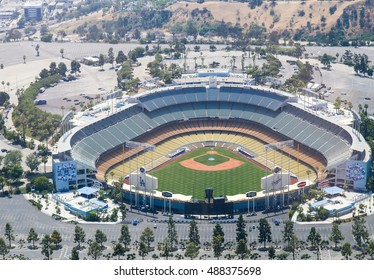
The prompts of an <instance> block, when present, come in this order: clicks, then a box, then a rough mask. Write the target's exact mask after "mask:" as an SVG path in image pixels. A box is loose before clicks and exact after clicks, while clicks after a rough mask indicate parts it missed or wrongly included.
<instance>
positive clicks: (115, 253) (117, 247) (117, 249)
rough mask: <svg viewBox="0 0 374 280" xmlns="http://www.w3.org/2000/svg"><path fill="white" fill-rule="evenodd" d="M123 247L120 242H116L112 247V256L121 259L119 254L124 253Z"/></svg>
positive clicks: (122, 254)
mask: <svg viewBox="0 0 374 280" xmlns="http://www.w3.org/2000/svg"><path fill="white" fill-rule="evenodd" d="M125 252H126V250H125V247H123V245H122V243H120V242H118V243H116V244H115V245H114V248H113V257H118V259H119V260H120V259H121V256H124V255H125Z"/></svg>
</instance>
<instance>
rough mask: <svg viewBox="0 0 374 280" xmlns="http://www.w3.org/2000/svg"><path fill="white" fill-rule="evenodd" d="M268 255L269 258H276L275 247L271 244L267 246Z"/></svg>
mask: <svg viewBox="0 0 374 280" xmlns="http://www.w3.org/2000/svg"><path fill="white" fill-rule="evenodd" d="M268 257H269V260H274V259H275V258H276V255H275V248H274V247H273V246H271V247H270V248H269V251H268Z"/></svg>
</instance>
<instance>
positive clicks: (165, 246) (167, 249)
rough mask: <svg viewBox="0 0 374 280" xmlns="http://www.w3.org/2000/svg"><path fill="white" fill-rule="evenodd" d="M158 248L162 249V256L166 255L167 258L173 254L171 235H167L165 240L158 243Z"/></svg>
mask: <svg viewBox="0 0 374 280" xmlns="http://www.w3.org/2000/svg"><path fill="white" fill-rule="evenodd" d="M157 249H158V250H159V251H160V255H161V257H164V258H165V259H166V260H168V259H169V257H170V256H171V255H172V254H171V251H172V249H173V247H172V245H171V241H170V239H169V237H165V239H164V241H163V242H160V243H158V244H157Z"/></svg>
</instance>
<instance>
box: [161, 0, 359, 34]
mask: <svg viewBox="0 0 374 280" xmlns="http://www.w3.org/2000/svg"><path fill="white" fill-rule="evenodd" d="M363 1H364V0H358V1H315V0H310V1H303V2H301V1H277V2H276V5H275V6H274V7H273V6H272V5H271V2H269V1H264V2H263V4H262V5H261V6H260V7H256V8H255V9H251V8H250V7H249V6H248V4H247V3H228V2H219V1H210V2H205V3H202V4H198V3H187V2H179V3H176V4H173V5H172V6H170V7H169V8H168V9H170V10H171V11H172V12H173V17H172V20H171V22H170V24H173V23H176V22H185V21H186V20H187V19H188V18H190V17H191V16H192V18H194V17H201V15H202V13H201V12H202V11H205V13H203V14H204V15H205V19H204V20H203V21H206V20H208V19H209V20H217V21H221V20H223V21H225V22H231V23H232V24H236V23H240V25H241V26H243V27H247V26H249V25H250V24H251V23H257V24H258V25H262V26H265V27H266V29H267V32H271V31H283V30H289V31H290V32H291V33H293V32H294V31H296V30H297V29H301V28H305V27H307V25H308V22H309V25H310V28H311V29H310V31H317V30H320V31H322V32H325V31H329V30H330V28H331V27H332V26H334V25H335V24H336V21H337V19H338V18H339V17H340V16H341V15H342V13H343V10H344V9H345V8H346V7H348V6H350V5H352V4H355V3H359V2H363ZM333 6H336V11H335V12H334V13H333V14H332V15H331V14H330V11H329V9H330V8H331V7H333ZM196 9H198V10H199V12H197V11H198V10H196ZM205 9H206V10H205ZM323 17H324V18H325V22H324V23H323V22H322V21H321V19H322V18H323ZM200 21H202V20H201V19H200ZM312 33H313V32H312Z"/></svg>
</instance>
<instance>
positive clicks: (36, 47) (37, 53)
mask: <svg viewBox="0 0 374 280" xmlns="http://www.w3.org/2000/svg"><path fill="white" fill-rule="evenodd" d="M39 49H40V46H39V44H36V46H35V50H36V56H39Z"/></svg>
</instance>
